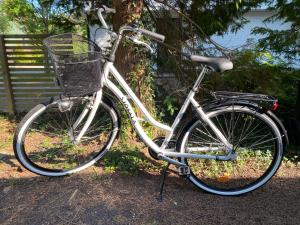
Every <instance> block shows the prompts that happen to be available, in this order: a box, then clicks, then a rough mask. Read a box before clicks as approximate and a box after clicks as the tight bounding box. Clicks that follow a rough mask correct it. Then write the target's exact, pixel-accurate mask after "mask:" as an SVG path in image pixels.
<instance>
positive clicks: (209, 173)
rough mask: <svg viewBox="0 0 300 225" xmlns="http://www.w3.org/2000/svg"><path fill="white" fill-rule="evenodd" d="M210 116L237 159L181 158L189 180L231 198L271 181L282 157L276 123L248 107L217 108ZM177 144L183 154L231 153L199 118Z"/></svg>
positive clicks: (186, 128) (222, 154) (183, 133)
mask: <svg viewBox="0 0 300 225" xmlns="http://www.w3.org/2000/svg"><path fill="white" fill-rule="evenodd" d="M207 116H208V117H209V118H210V119H211V120H212V122H213V123H214V124H215V125H216V126H217V128H218V129H219V130H220V131H221V132H222V133H223V135H224V136H225V137H226V138H227V140H228V141H229V142H230V143H231V144H232V145H233V149H234V152H235V154H236V159H232V160H228V161H218V160H211V159H190V158H189V159H187V158H181V159H180V160H181V162H184V163H186V164H187V165H188V166H189V167H190V169H191V175H190V177H189V179H190V181H191V182H192V183H193V184H194V185H196V186H197V187H198V188H201V189H203V190H205V191H208V192H210V193H213V194H218V195H228V196H232V195H241V194H245V193H248V192H250V191H253V190H255V189H257V188H258V187H260V186H262V185H264V184H265V183H266V182H267V181H269V180H270V179H271V178H272V176H273V175H274V174H275V173H276V171H277V169H278V168H279V166H280V163H281V160H282V157H283V144H282V138H281V135H280V132H279V130H278V128H277V127H276V125H275V124H274V122H273V121H272V120H271V119H270V118H269V117H268V116H267V115H265V114H261V113H259V112H257V111H254V110H252V109H250V108H248V107H245V106H233V105H232V106H226V107H221V108H216V109H214V110H213V111H210V112H208V113H207ZM178 143H179V145H178V146H177V151H180V152H181V153H195V154H201V155H214V156H216V155H221V156H225V155H227V154H228V153H227V152H226V148H225V146H224V144H223V143H222V142H221V141H220V140H219V139H218V138H217V136H216V135H215V133H214V132H213V130H212V129H211V128H210V127H209V126H208V125H207V124H205V123H204V122H202V121H201V120H199V119H194V120H192V121H191V122H190V123H189V124H188V125H187V126H186V127H185V129H184V130H183V132H182V133H181V135H180V137H179V140H178ZM204 148H205V150H204ZM201 149H202V150H201Z"/></svg>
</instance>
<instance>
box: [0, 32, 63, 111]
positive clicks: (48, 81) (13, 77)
mask: <svg viewBox="0 0 300 225" xmlns="http://www.w3.org/2000/svg"><path fill="white" fill-rule="evenodd" d="M46 37H47V36H46V35H4V42H5V52H6V58H7V64H8V68H9V76H10V82H11V86H12V92H13V98H14V107H15V110H16V111H17V112H22V111H27V110H29V109H31V108H32V107H33V106H35V105H36V104H38V103H40V102H43V101H45V100H47V99H49V98H50V97H52V96H55V95H58V94H59V92H60V89H59V88H58V87H57V86H56V85H55V82H54V75H53V69H52V67H51V65H50V64H49V59H48V56H47V53H46V51H45V48H44V46H43V43H42V41H43V39H44V38H46ZM1 87H2V86H1V77H0V98H1V96H2V95H1V93H2V90H1ZM0 110H1V105H0Z"/></svg>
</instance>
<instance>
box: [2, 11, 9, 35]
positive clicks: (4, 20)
mask: <svg viewBox="0 0 300 225" xmlns="http://www.w3.org/2000/svg"><path fill="white" fill-rule="evenodd" d="M9 29H10V21H9V19H8V18H7V15H6V14H5V12H4V11H3V9H2V8H0V33H5V32H7V31H9Z"/></svg>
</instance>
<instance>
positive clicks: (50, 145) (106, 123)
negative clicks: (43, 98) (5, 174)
mask: <svg viewBox="0 0 300 225" xmlns="http://www.w3.org/2000/svg"><path fill="white" fill-rule="evenodd" d="M92 104H93V98H92V97H88V96H87V97H82V98H79V97H78V98H72V99H64V100H57V101H53V102H51V103H47V104H39V105H37V106H36V107H35V108H33V109H32V110H31V111H30V112H29V113H28V114H27V115H26V116H25V117H24V119H23V120H22V121H21V123H20V125H19V126H18V128H17V130H16V133H15V137H14V151H15V155H16V158H17V159H18V161H19V162H20V163H21V164H22V165H23V166H24V167H25V168H26V169H28V170H30V171H31V172H33V173H36V174H39V175H43V176H65V175H68V174H72V173H75V172H78V171H80V170H82V169H85V168H87V167H89V166H91V165H93V164H94V163H95V162H97V161H98V160H99V159H100V158H102V157H103V156H104V154H105V153H106V152H107V150H108V149H109V148H110V147H111V145H112V144H113V142H114V140H115V139H116V137H117V134H118V131H119V119H120V118H119V116H118V113H117V111H116V108H115V107H114V105H113V103H112V102H111V101H110V100H109V99H107V98H105V97H104V98H103V100H102V102H101V103H100V105H99V107H98V109H97V112H96V115H95V117H94V119H93V121H92V123H91V124H90V126H89V128H88V130H87V131H86V132H85V134H84V136H83V137H82V138H81V141H80V142H79V143H77V142H76V141H75V139H76V137H77V136H78V134H79V133H80V131H81V130H82V127H83V126H84V124H85V122H86V120H87V117H88V114H89V111H90V109H91V105H92ZM84 112H86V113H84ZM84 115H85V116H84Z"/></svg>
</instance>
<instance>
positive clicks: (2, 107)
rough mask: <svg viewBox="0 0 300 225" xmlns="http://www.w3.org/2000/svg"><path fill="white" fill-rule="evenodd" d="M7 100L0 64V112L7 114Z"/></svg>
mask: <svg viewBox="0 0 300 225" xmlns="http://www.w3.org/2000/svg"><path fill="white" fill-rule="evenodd" d="M7 111H8V110H7V99H6V93H5V87H4V80H3V70H2V65H1V63H0V112H7Z"/></svg>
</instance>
